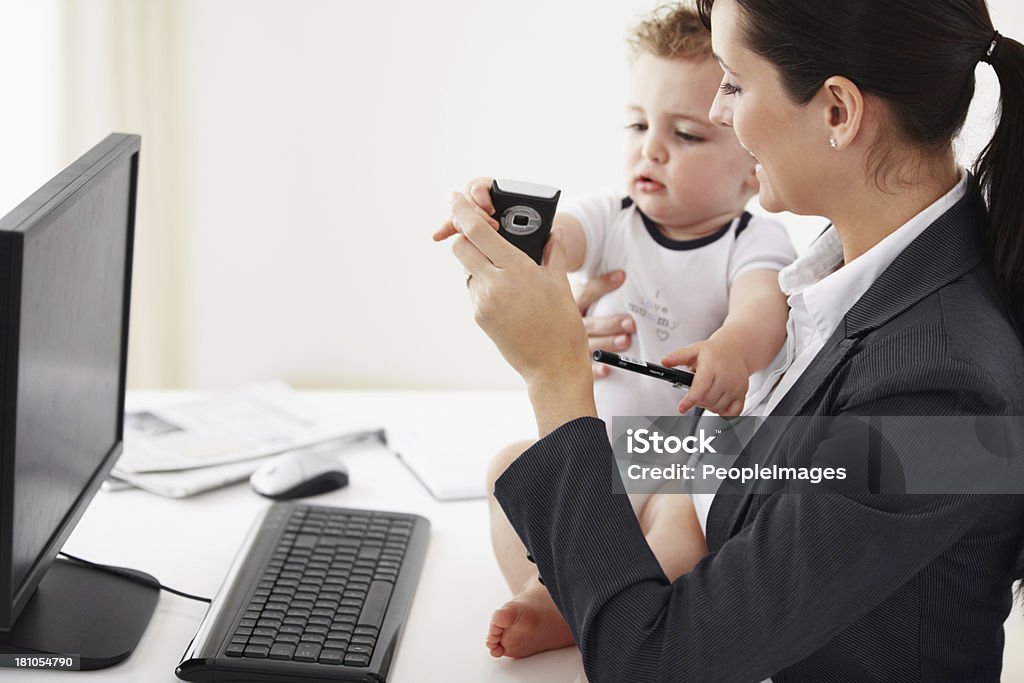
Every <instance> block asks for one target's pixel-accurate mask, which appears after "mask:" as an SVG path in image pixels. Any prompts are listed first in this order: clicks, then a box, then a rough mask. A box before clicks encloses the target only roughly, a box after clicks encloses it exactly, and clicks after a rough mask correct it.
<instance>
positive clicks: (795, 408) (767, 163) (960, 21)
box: [452, 0, 1024, 683]
mask: <svg viewBox="0 0 1024 683" xmlns="http://www.w3.org/2000/svg"><path fill="white" fill-rule="evenodd" d="M700 5H701V9H702V12H703V15H704V16H705V18H706V19H708V20H709V21H710V24H711V27H712V35H713V44H714V49H715V53H716V55H717V57H718V59H719V61H720V63H721V64H722V67H723V70H724V72H725V77H724V79H723V82H722V91H721V93H720V94H719V96H718V98H717V99H716V100H715V104H714V107H713V109H712V119H713V120H714V121H716V123H719V124H721V125H725V126H732V127H733V128H734V129H735V132H736V135H737V137H738V138H739V140H740V142H741V143H742V144H743V145H744V146H745V147H746V148H747V149H748V150H749V151H750V153H751V154H752V155H753V156H755V157H756V158H757V159H758V163H759V169H758V177H759V179H760V182H761V188H762V189H761V201H762V203H763V204H764V205H765V206H766V208H768V209H770V210H782V209H788V210H790V211H794V212H797V213H805V214H812V215H823V216H827V217H828V218H829V219H830V220H832V222H833V224H834V227H833V228H831V229H830V230H829V231H828V232H827V233H826V234H825V235H823V236H822V238H820V239H819V240H818V241H817V242H816V243H815V245H813V246H812V248H811V249H810V250H809V251H808V253H807V254H806V255H805V256H803V257H801V259H799V260H798V261H797V263H796V264H794V266H792V267H791V269H789V270H788V272H784V273H783V274H782V275H780V283H781V284H782V285H783V288H784V289H785V290H786V291H787V293H788V294H789V296H790V305H791V308H792V310H791V319H790V334H791V339H790V341H789V343H790V344H791V345H792V347H791V349H790V351H791V353H790V355H789V365H788V368H787V370H786V373H785V375H783V376H782V378H781V380H780V381H779V383H778V385H777V387H776V389H775V391H774V393H773V395H772V396H771V399H770V400H769V402H768V404H767V411H768V412H769V413H770V414H772V415H808V416H832V415H896V416H899V415H932V416H945V415H1022V414H1024V349H1022V346H1021V341H1020V337H1019V335H1018V332H1017V330H1016V328H1015V325H1014V317H1016V319H1018V320H1024V202H1022V200H1021V196H1020V195H1021V193H1020V192H1019V191H1018V190H1017V188H1016V187H1015V182H1016V179H1017V178H1019V177H1021V175H1020V174H1021V172H1022V171H1024V103H1022V100H1024V47H1022V46H1021V45H1020V44H1019V43H1017V42H1016V41H1013V40H1011V39H1008V38H1005V37H1001V36H999V34H997V33H996V32H995V31H994V29H993V27H992V24H991V21H990V19H989V16H988V12H987V9H986V7H985V5H984V2H983V0H930V1H929V2H927V3H924V2H918V1H916V0H900V1H897V2H894V1H893V0H885V1H884V2H883V1H882V0H870V1H864V2H857V3H844V2H820V1H819V0H788V1H785V0H701V2H700ZM979 60H984V61H986V62H988V63H990V64H991V65H992V66H993V68H994V69H995V71H996V74H997V75H998V76H999V80H1000V84H1001V89H1002V115H1001V117H1000V122H999V125H998V128H997V130H996V132H995V135H994V137H993V139H992V142H991V143H990V144H989V146H988V147H987V149H986V150H985V152H984V154H983V155H982V158H981V159H980V160H979V163H978V166H977V180H975V179H974V178H973V177H972V176H970V175H968V174H966V173H964V172H963V171H962V170H961V169H959V168H958V167H957V165H956V163H955V161H954V156H953V150H952V139H953V138H954V136H955V135H956V134H957V133H958V131H959V129H960V127H961V126H962V125H963V122H964V119H965V117H966V114H967V108H968V105H969V103H970V100H971V97H972V95H973V89H974V77H973V72H974V68H975V66H976V65H977V63H978V61H979ZM983 197H986V198H987V199H988V207H987V208H986V205H985V202H984V201H983V199H982V198H983ZM452 213H453V220H454V223H455V225H456V228H457V229H458V230H459V231H460V232H461V233H462V235H461V236H460V237H459V238H458V239H457V241H456V243H455V245H454V247H453V250H454V252H455V255H456V256H457V257H458V259H459V260H460V261H461V262H462V264H463V267H464V268H465V270H466V272H467V286H468V287H469V290H470V294H471V298H472V300H473V304H474V308H475V313H476V319H477V322H478V323H479V325H480V326H481V327H482V328H483V329H484V331H485V332H486V333H487V334H488V335H489V336H490V337H491V339H492V340H493V341H494V342H495V344H496V345H497V346H498V348H499V349H500V351H501V352H502V354H503V355H504V356H505V358H506V359H507V360H508V362H509V363H510V364H511V365H512V366H513V367H514V368H515V369H516V370H517V371H518V372H519V373H520V374H521V375H522V376H523V378H524V380H525V381H526V384H527V388H528V392H529V395H530V399H531V402H532V403H533V406H534V410H535V413H536V417H537V424H538V430H539V433H540V436H541V437H542V438H541V440H540V442H538V444H537V445H536V446H534V447H533V448H532V449H530V450H528V451H527V452H525V453H524V454H523V455H522V456H520V457H519V458H518V459H517V460H516V461H515V462H513V463H512V464H511V465H510V466H509V468H508V469H507V470H506V471H505V473H504V474H503V475H502V477H501V478H500V479H499V480H498V481H497V483H496V485H495V496H496V497H497V499H498V501H499V502H500V503H501V505H502V508H503V509H504V511H505V513H506V515H507V516H508V518H509V520H510V521H511V522H512V524H513V526H514V527H515V528H516V531H517V533H518V534H519V536H520V537H521V539H522V540H523V543H524V545H525V546H526V548H527V549H528V550H529V552H530V556H531V557H532V559H533V560H534V561H536V563H537V565H538V568H539V571H540V576H541V578H542V579H543V580H544V582H545V585H546V586H547V588H548V590H549V591H550V593H551V596H552V598H553V599H554V601H555V603H556V604H557V605H558V607H559V609H560V611H561V612H562V614H563V616H564V617H565V619H566V621H567V622H568V624H569V625H570V628H571V630H572V634H573V637H574V638H575V640H576V643H577V644H578V646H579V648H580V650H581V652H582V653H583V661H584V666H585V668H586V670H587V675H588V677H589V679H590V680H591V681H595V682H596V681H606V680H615V681H619V680H671V681H676V680H699V681H706V680H759V679H763V678H765V677H768V676H771V677H772V679H773V680H774V681H776V683H778V682H780V681H827V680H900V681H905V680H998V678H999V672H1000V668H1001V660H1002V646H1003V642H1002V630H1001V628H1002V622H1003V621H1004V619H1005V618H1006V616H1007V614H1008V612H1009V610H1010V607H1011V593H1010V589H1011V583H1012V580H1013V579H1014V578H1015V577H1020V576H1022V575H1024V563H1022V562H1021V559H1022V558H1021V551H1022V546H1024V497H1022V496H892V495H887V496H879V495H827V496H815V495H783V494H773V495H761V496H752V495H743V496H721V495H720V496H717V497H716V498H715V500H714V503H713V504H712V505H711V508H710V511H709V512H708V513H707V520H706V535H707V541H708V548H709V554H708V555H707V556H706V557H705V558H704V559H703V560H702V561H701V562H700V564H698V565H697V567H695V568H694V570H693V571H691V572H690V573H689V574H686V575H684V576H683V577H681V578H679V579H678V580H676V581H675V582H672V583H669V582H668V581H667V579H666V578H665V576H664V574H663V573H662V572H661V570H660V569H659V567H658V564H657V561H656V560H655V559H654V557H653V555H652V554H651V552H650V549H649V548H648V547H647V546H646V544H645V543H644V540H643V536H642V534H641V533H640V530H639V528H638V527H637V524H636V520H635V517H634V516H633V515H632V513H631V509H630V507H629V504H628V502H627V501H626V498H625V497H624V496H612V495H610V493H609V492H610V491H611V490H612V485H611V478H612V477H613V476H615V475H614V473H613V472H614V471H613V467H612V466H611V462H612V454H611V449H610V446H609V444H608V441H607V437H606V433H605V428H604V425H603V424H602V423H600V422H599V421H598V420H596V418H594V415H595V413H594V405H593V393H592V381H593V380H592V376H591V370H590V367H589V361H588V357H587V354H586V348H587V340H586V333H585V332H584V328H583V325H582V323H581V320H580V316H579V313H578V311H577V310H576V307H575V304H574V303H573V299H572V295H571V293H570V291H569V286H568V284H567V281H566V278H565V273H564V268H563V257H562V254H561V252H560V249H559V247H558V245H557V244H552V245H551V246H549V249H548V254H547V260H546V262H545V265H544V266H543V267H537V266H536V265H535V264H534V263H533V262H532V261H531V260H530V259H529V258H528V257H525V255H523V254H522V253H520V252H518V251H517V250H516V249H515V248H514V247H512V246H511V245H509V244H508V243H506V242H505V241H504V240H502V239H501V238H500V237H499V236H498V235H497V234H496V233H495V232H494V230H493V229H492V228H491V227H490V226H489V225H488V223H487V221H486V219H485V218H484V217H483V215H482V212H481V211H480V210H479V209H478V208H476V207H475V206H473V205H472V204H471V203H469V202H467V201H466V200H465V199H464V198H462V197H461V196H459V195H455V196H453V198H452ZM541 342H542V343H541ZM806 445H807V444H799V443H798V444H796V446H806ZM833 445H834V444H833ZM609 499H611V500H609ZM596 511H600V514H595V512H596Z"/></svg>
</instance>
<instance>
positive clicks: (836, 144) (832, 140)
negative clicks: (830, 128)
mask: <svg viewBox="0 0 1024 683" xmlns="http://www.w3.org/2000/svg"><path fill="white" fill-rule="evenodd" d="M828 146H829V147H831V148H832V149H839V141H838V140H836V139H835V138H829V139H828Z"/></svg>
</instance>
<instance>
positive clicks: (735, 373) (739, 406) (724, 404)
mask: <svg viewBox="0 0 1024 683" xmlns="http://www.w3.org/2000/svg"><path fill="white" fill-rule="evenodd" d="M661 364H662V365H666V366H668V367H674V366H676V365H686V366H688V367H689V368H690V369H692V370H693V373H694V377H693V385H691V386H690V390H689V391H688V392H686V396H684V397H683V400H682V401H680V402H679V412H680V413H685V412H687V411H688V410H690V409H691V408H693V407H694V406H700V407H701V408H704V409H705V410H710V411H712V412H714V413H717V414H718V415H721V416H722V417H735V416H737V415H739V414H740V413H741V412H742V411H743V399H744V397H745V396H746V395H747V387H748V386H749V383H750V372H749V371H748V369H747V365H746V361H745V360H744V358H743V352H742V349H741V348H740V347H739V345H738V344H736V343H734V342H731V341H730V340H729V339H728V338H727V337H720V338H714V337H713V338H711V339H708V340H706V341H702V342H696V343H695V344H690V345H689V346H684V347H683V348H681V349H678V350H676V351H673V352H672V353H670V354H669V355H667V356H665V358H663V359H662V361H661Z"/></svg>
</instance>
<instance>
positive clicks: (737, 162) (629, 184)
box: [625, 54, 756, 228]
mask: <svg viewBox="0 0 1024 683" xmlns="http://www.w3.org/2000/svg"><path fill="white" fill-rule="evenodd" d="M632 76H633V77H632V81H631V83H630V88H629V96H628V98H627V101H626V125H627V131H626V150H625V151H626V154H625V161H626V165H625V171H626V188H627V190H628V192H629V195H630V196H631V197H632V198H633V200H634V201H635V202H636V203H637V206H639V207H640V209H641V210H642V211H643V212H644V213H645V214H647V215H648V216H650V217H651V218H652V219H654V221H655V222H657V223H659V224H661V225H663V226H667V227H673V228H685V227H688V226H692V225H695V224H699V223H701V222H703V221H707V220H709V219H711V218H715V217H717V216H723V215H724V216H725V217H726V219H728V217H731V216H733V215H736V214H737V213H739V212H740V211H741V210H742V208H743V206H744V204H745V203H746V200H747V199H748V198H749V197H750V195H751V194H752V192H753V191H754V190H756V179H755V176H754V164H755V163H756V162H755V160H754V158H753V157H752V156H750V154H749V153H748V152H747V151H746V150H744V149H743V148H742V147H741V146H740V144H739V142H738V141H737V139H736V135H735V134H734V133H733V132H732V130H731V129H729V128H722V127H719V126H716V125H714V124H713V123H711V120H710V119H709V118H708V113H709V112H710V110H711V103H712V102H713V101H714V99H715V94H716V93H717V92H718V86H719V84H720V83H721V81H722V69H721V67H720V66H719V65H718V63H717V62H715V61H714V60H713V59H710V58H709V59H705V60H702V61H699V62H693V61H684V60H669V59H663V58H661V57H654V56H652V55H646V54H645V55H641V56H639V57H638V58H637V59H636V61H635V62H634V64H633V74H632Z"/></svg>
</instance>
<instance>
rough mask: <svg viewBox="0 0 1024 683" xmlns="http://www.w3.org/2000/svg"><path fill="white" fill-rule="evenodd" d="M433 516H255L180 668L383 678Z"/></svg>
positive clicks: (260, 675)
mask: <svg viewBox="0 0 1024 683" xmlns="http://www.w3.org/2000/svg"><path fill="white" fill-rule="evenodd" d="M429 528H430V523H429V522H428V521H427V520H426V519H424V518H423V517H419V516H417V515H409V514H403V513H394V512H380V511H375V510H354V509H346V508H331V507H316V506H311V505H297V504H287V503H278V504H275V505H273V506H271V507H270V508H268V510H267V511H266V513H265V514H264V515H263V516H262V517H261V518H260V519H258V520H257V522H256V524H255V525H254V527H253V530H252V531H250V533H249V536H248V537H247V538H246V540H245V543H244V544H243V546H242V549H241V550H240V551H239V555H238V557H237V558H236V559H235V562H234V564H233V565H232V567H231V569H230V570H229V572H228V576H227V578H226V579H225V581H224V585H223V586H221V589H220V592H218V594H217V597H216V598H215V599H214V601H213V604H212V605H211V606H210V610H209V612H208V613H207V615H206V618H205V619H204V620H203V623H202V624H201V625H200V627H199V630H198V632H197V633H196V637H195V638H194V639H193V641H192V643H191V644H190V645H189V647H188V649H187V650H186V651H185V655H184V657H182V660H181V663H180V664H179V665H178V668H177V670H176V672H175V673H177V675H178V677H179V678H181V679H183V680H186V681H282V682H283V681H295V680H316V679H325V680H333V681H371V680H372V681H384V680H387V673H388V669H389V667H390V665H391V661H392V659H393V658H394V656H395V651H396V649H397V645H398V640H399V637H400V636H401V630H402V626H403V625H404V623H405V619H406V616H407V614H408V612H409V608H410V606H411V602H412V597H413V593H414V591H415V589H416V582H417V580H418V578H419V574H420V569H421V568H422V566H423V558H424V555H425V554H426V548H427V537H428V533H429Z"/></svg>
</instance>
